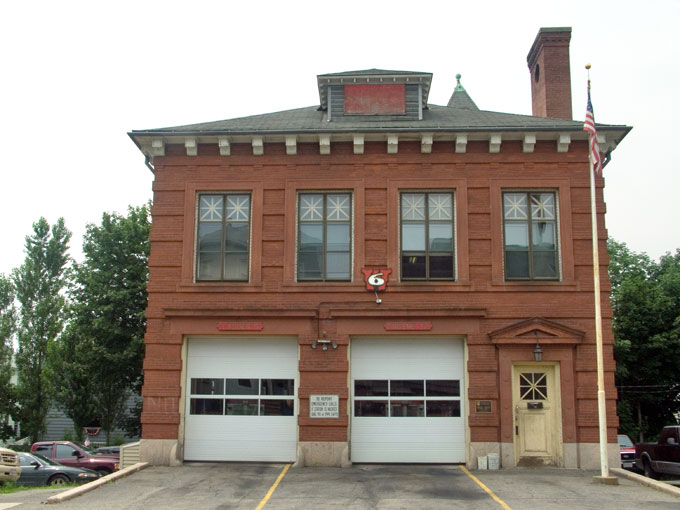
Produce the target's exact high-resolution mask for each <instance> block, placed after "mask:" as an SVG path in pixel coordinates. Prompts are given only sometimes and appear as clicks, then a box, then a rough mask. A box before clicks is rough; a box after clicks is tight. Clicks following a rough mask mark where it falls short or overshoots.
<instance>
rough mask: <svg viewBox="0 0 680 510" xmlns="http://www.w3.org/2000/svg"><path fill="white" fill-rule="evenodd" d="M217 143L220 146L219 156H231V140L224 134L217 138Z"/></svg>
mask: <svg viewBox="0 0 680 510" xmlns="http://www.w3.org/2000/svg"><path fill="white" fill-rule="evenodd" d="M217 145H218V147H219V148H220V156H231V142H230V141H229V138H228V137H226V136H221V137H220V138H218V139H217Z"/></svg>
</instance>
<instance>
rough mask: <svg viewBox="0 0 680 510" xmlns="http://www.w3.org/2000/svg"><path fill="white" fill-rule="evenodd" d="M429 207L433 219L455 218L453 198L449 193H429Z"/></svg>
mask: <svg viewBox="0 0 680 510" xmlns="http://www.w3.org/2000/svg"><path fill="white" fill-rule="evenodd" d="M428 208H429V213H430V219H431V220H451V219H453V207H452V200H451V195H450V194H448V193H445V194H444V193H430V194H429V195H428Z"/></svg>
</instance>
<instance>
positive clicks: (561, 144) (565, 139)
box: [557, 133, 571, 152]
mask: <svg viewBox="0 0 680 510" xmlns="http://www.w3.org/2000/svg"><path fill="white" fill-rule="evenodd" d="M570 143H571V135H570V134H569V133H560V134H559V136H558V137H557V152H568V151H569V144H570Z"/></svg>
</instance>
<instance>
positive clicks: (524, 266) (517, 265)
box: [505, 251, 529, 278]
mask: <svg viewBox="0 0 680 510" xmlns="http://www.w3.org/2000/svg"><path fill="white" fill-rule="evenodd" d="M505 275H506V276H507V277H508V278H529V253H528V252H525V251H524V252H523V251H508V252H505Z"/></svg>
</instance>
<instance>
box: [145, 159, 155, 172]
mask: <svg viewBox="0 0 680 510" xmlns="http://www.w3.org/2000/svg"><path fill="white" fill-rule="evenodd" d="M144 164H145V165H146V167H147V168H148V169H149V170H151V173H152V174H154V175H156V169H155V168H154V167H153V166H152V165H151V158H150V157H149V156H144Z"/></svg>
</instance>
